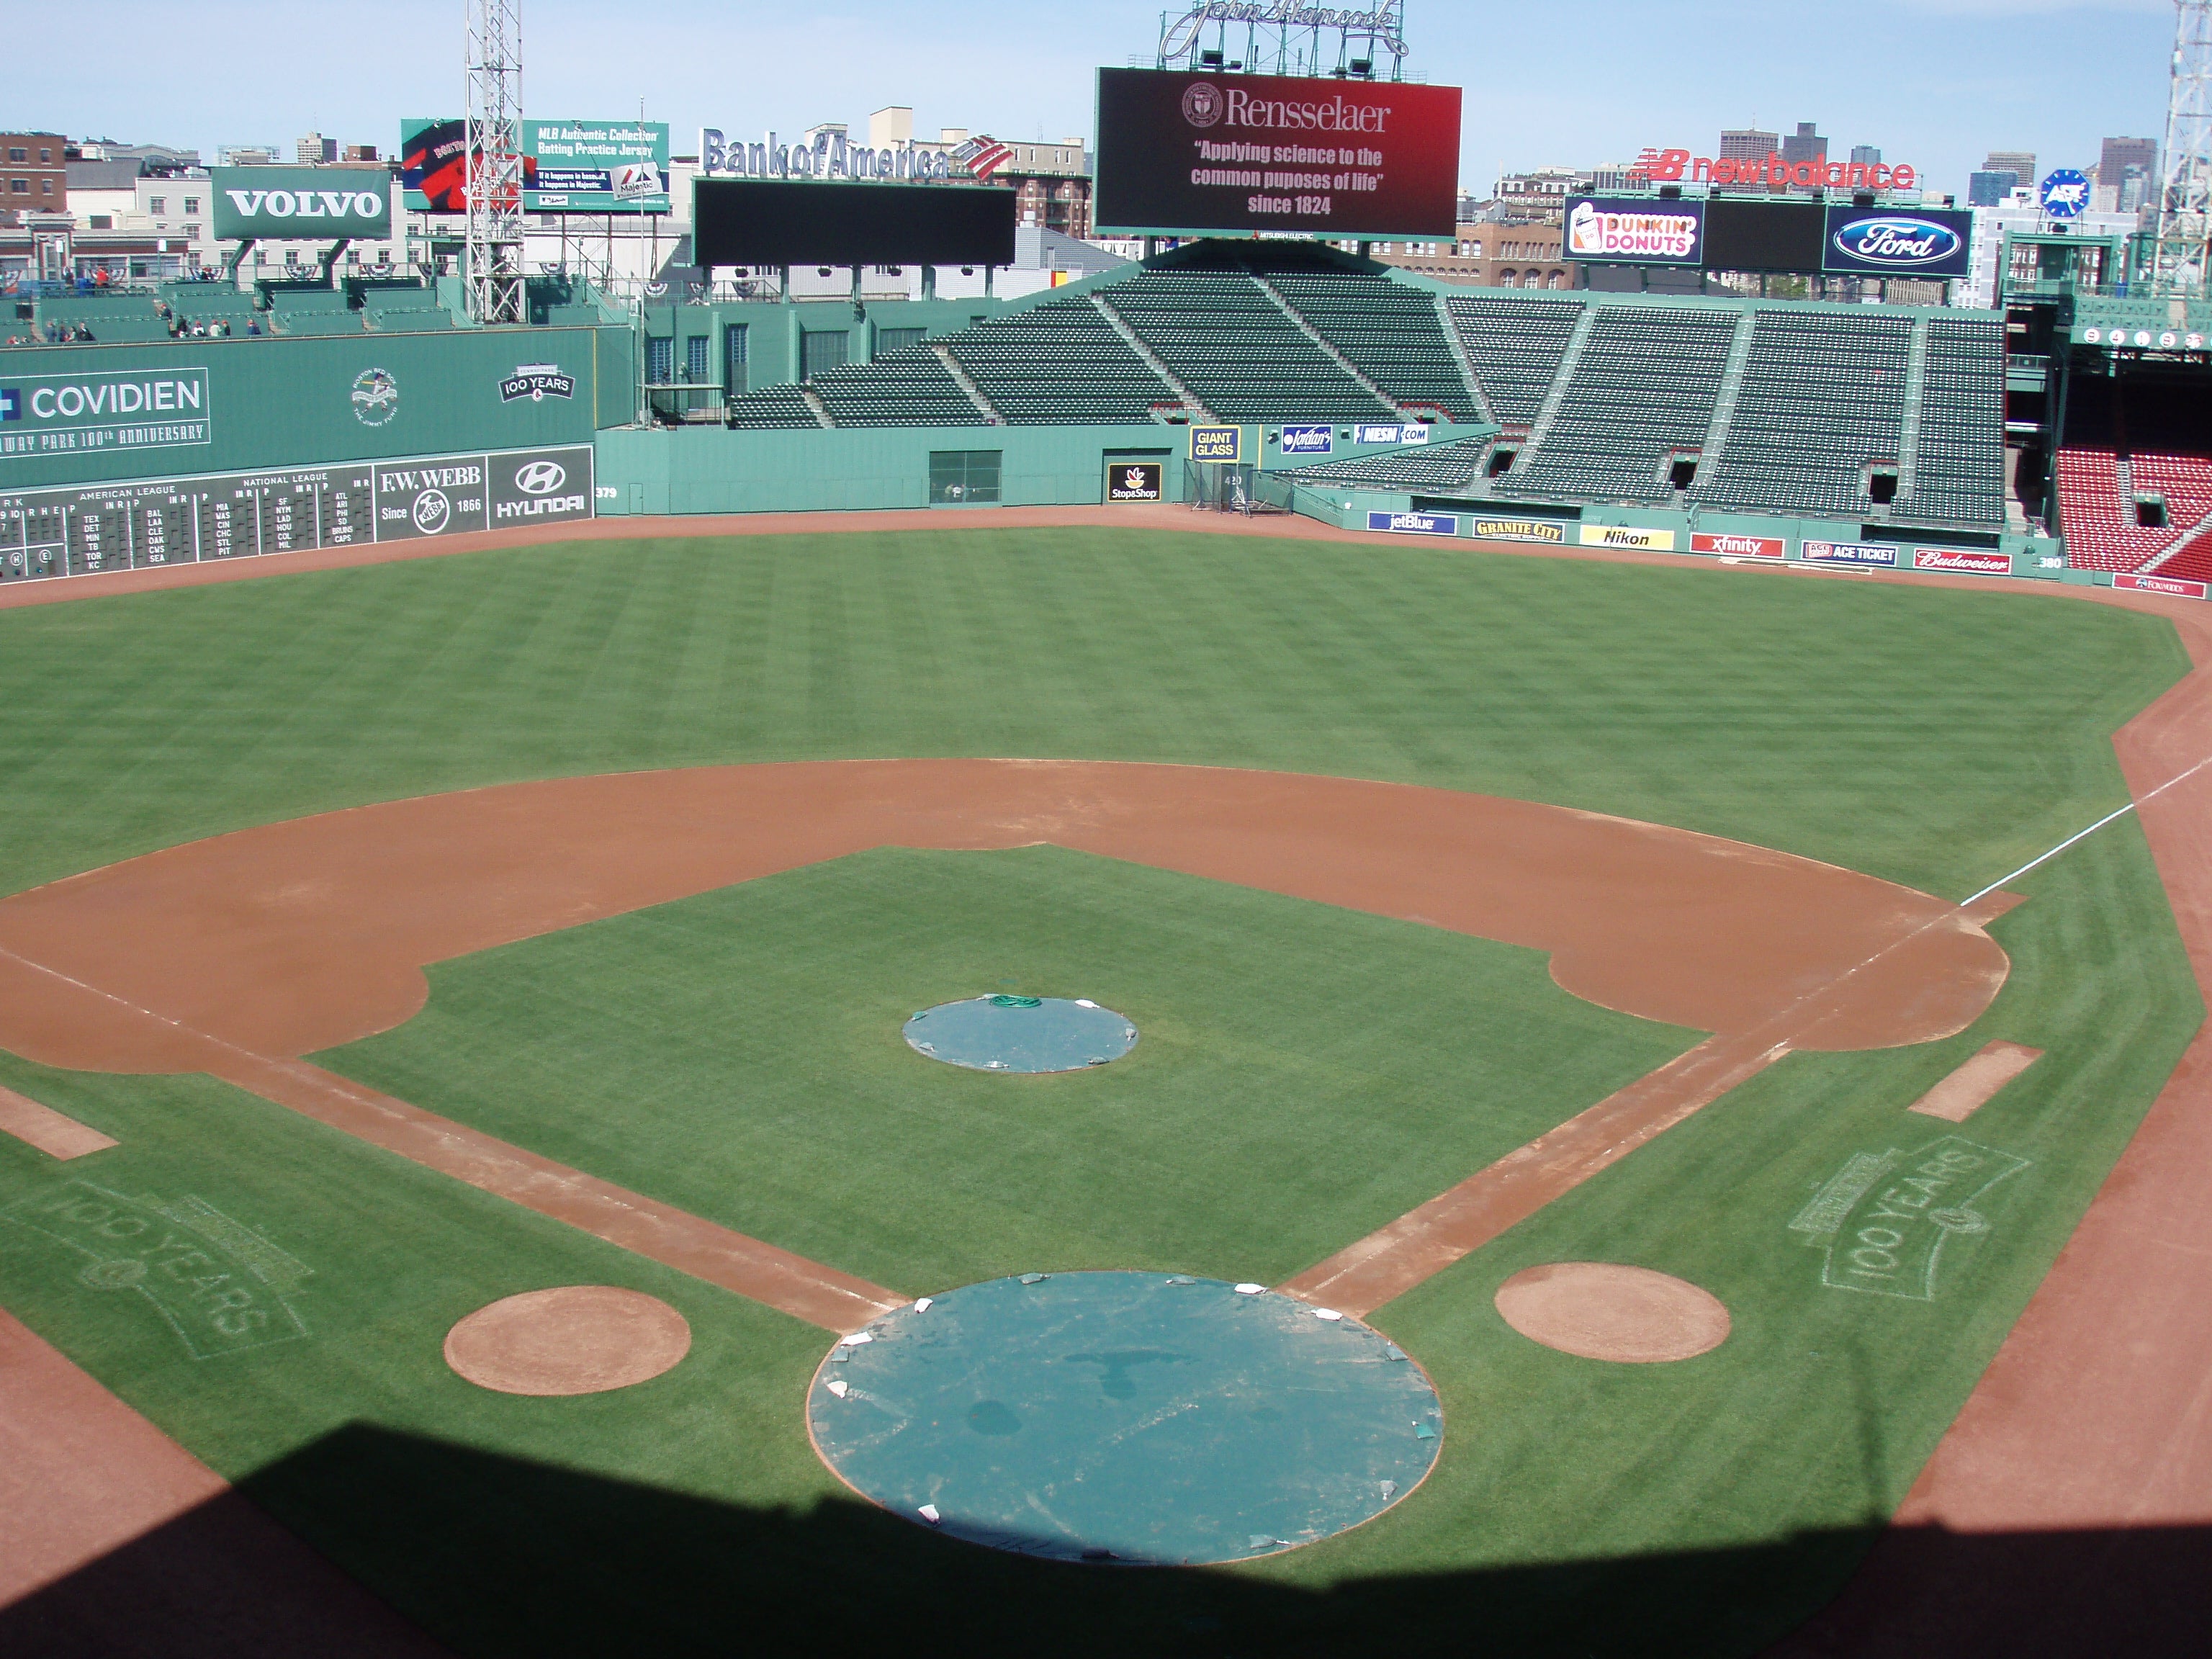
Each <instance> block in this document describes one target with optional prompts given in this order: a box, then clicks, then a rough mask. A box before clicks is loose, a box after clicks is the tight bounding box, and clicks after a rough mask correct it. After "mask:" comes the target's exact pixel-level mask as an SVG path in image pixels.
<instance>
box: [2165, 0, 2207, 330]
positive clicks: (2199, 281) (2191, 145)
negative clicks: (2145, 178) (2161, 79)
mask: <svg viewBox="0 0 2212 1659" xmlns="http://www.w3.org/2000/svg"><path fill="white" fill-rule="evenodd" d="M2174 12H2175V14H2176V17H2175V23H2174V31H2173V87H2172V91H2171V92H2170V93H2169V94H2167V99H2166V169H2165V179H2164V183H2163V186H2162V188H2161V189H2160V193H2159V212H2158V271H2157V283H2158V287H2159V288H2160V289H2161V290H2162V291H2164V292H2166V293H2199V294H2201V293H2203V291H2204V279H2205V272H2206V270H2207V269H2208V268H2212V264H2208V251H2212V0H2176V3H2175V5H2174Z"/></svg>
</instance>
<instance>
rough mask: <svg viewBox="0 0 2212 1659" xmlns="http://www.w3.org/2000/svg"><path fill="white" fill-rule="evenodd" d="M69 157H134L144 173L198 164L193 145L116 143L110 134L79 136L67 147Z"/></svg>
mask: <svg viewBox="0 0 2212 1659" xmlns="http://www.w3.org/2000/svg"><path fill="white" fill-rule="evenodd" d="M69 159H70V161H136V162H137V164H138V171H139V172H141V173H147V174H161V173H189V172H191V171H192V170H193V169H194V168H196V167H198V166H199V165H200V153H199V151H197V150H196V149H171V148H170V147H169V146H168V145H167V144H118V143H116V142H115V140H113V139H112V138H86V139H82V140H80V141H79V142H78V143H76V144H73V145H71V146H70V157H69Z"/></svg>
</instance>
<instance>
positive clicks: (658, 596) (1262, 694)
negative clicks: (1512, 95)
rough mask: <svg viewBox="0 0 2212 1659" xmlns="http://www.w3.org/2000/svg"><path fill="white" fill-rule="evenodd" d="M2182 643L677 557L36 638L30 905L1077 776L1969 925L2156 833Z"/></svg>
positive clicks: (1187, 566)
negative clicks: (1995, 903) (723, 808)
mask: <svg viewBox="0 0 2212 1659" xmlns="http://www.w3.org/2000/svg"><path fill="white" fill-rule="evenodd" d="M2184 666H2185V659H2184V657H2183V654H2182V652H2181V649H2180V647H2179V642H2178V641H2177V640H2176V639H2175V637H2174V635H2173V634H2172V629H2171V628H2170V627H2168V626H2167V625H2166V623H2163V622H2161V621H2160V620H2158V619H2156V618H2154V617H2143V616H2137V615H2134V614H2131V613H2125V612H2120V611H2113V610H2110V609H2107V608H2103V607H2095V606H2090V605H2077V604H2070V603H2065V602H2063V601H2060V600H2057V599H2048V598H2044V597H2041V596H2038V595H2035V594H2032V593H2020V592H2002V593H2000V592H1989V593H1980V592H1955V591H1948V590H1927V591H1923V590H1905V589H1902V588H1896V587H1882V586H1871V585H1869V586H1863V587H1862V586H1842V585H1840V584H1827V583H1820V584H1814V583H1809V582H1808V583H1801V584H1791V583H1788V582H1786V581H1784V580H1781V579H1780V578H1777V577H1767V578H1765V579H1762V578H1760V577H1759V576H1756V575H1751V574H1735V575H1729V576H1720V575H1715V574H1711V573H1707V572H1703V571H1687V570H1685V571H1673V570H1665V569H1656V568H1638V567H1622V566H1606V565H1589V566H1585V565H1580V564H1575V563H1571V562H1552V561H1535V560H1522V559H1514V558H1503V557H1492V556H1480V555H1469V554H1465V553H1460V552H1457V551H1450V550H1443V551H1439V550H1429V549H1419V550H1399V549H1395V548H1392V549H1387V550H1376V549H1372V548H1365V547H1338V546H1332V545H1328V544H1313V543H1277V542H1271V541H1266V540H1257V539H1247V538H1230V537H1212V536H1206V535H1203V534H1190V535H1162V534H1156V533H1151V532H1117V531H1111V530H1060V531H1043V530H1039V531H987V530H983V531H977V530H958V531H949V532H935V533H932V532H908V533H899V534H878V535H866V536H848V537H836V538H831V537H807V536H794V537H788V538H781V537H777V538H752V539H738V540H728V541H721V542H707V541H673V540H671V541H643V542H639V543H613V544H579V545H574V546H553V547H548V548H543V549H537V550H525V551H520V552H498V553H488V554H479V555H466V556H458V557H453V558H447V559H435V560H424V561H419V562H410V563H404V564H398V565H391V566H384V567H375V568H363V569H354V570H346V571H333V572H325V573H318V574H307V575H299V576H285V577H281V578H273V579H270V580H262V581H256V582H249V583H240V584H235V585H226V586H219V587H210V588H201V589H191V590H182V591H177V592H166V593H159V594H148V595H137V596H129V597H121V598H111V599H97V600H87V601H82V602H79V603H77V604H73V605H59V606H51V607H38V608H34V609H31V610H26V611H15V612H10V613H6V614H4V615H0V694H4V695H5V696H6V697H7V698H8V703H9V707H10V708H14V709H16V710H18V711H24V712H22V713H21V714H19V717H18V718H16V719H15V720H10V721H9V722H8V723H7V724H6V726H4V727H0V885H5V886H7V887H9V888H10V889H12V888H16V887H21V886H25V885H29V884H34V883H36V882H39V881H42V880H46V879H51V878H54V877H56V876H59V875H63V874H67V873H69V872H71V871H74V870H77V869H82V868H85V867H87V866H93V865H97V864H100V863H105V862H108V861H111V860H113V859H116V858H118V857H126V856H129V855H130V854H133V853H137V852H143V851H147V850H150V849H151V848H155V847H158V846H162V845H167V844H170V843H172V842H177V841H180V840H187V839H191V838H193V837H195V836H201V835H206V834H210V833H215V832H217V831H220V830H222V829H234V828H239V827H242V826H244V825H246V824H251V823H259V822H265V821H268V820H270V819H273V818H281V817H291V816H297V815H300V814H303V813H307V812H312V811H324V810H328V809H330V808H331V807H336V806H342V805H356V804H360V803H363V802H367V801H370V800H376V799H391V798H392V797H395V796H402V795H409V794H417V793H428V792H433V791H436V790H441V789H450V788H457V787H468V786H471V785H475V784H481V783H485V782H492V781H507V780H513V779H518V778H525V777H536V776H546V775H564V774H576V773H589V772H596V771H604V770H610V769H636V768H641V767H652V766H678V765H695V764H701V763H713V762H733V761H750V760H769V759H800V758H823V757H843V756H909V755H911V756H927V755H1043V756H1060V757H1080V758H1103V759H1144V760H1164V761H1179V762H1189V763H1201V764H1212V765H1234V766H1249V767H1261V768H1270V769H1287V770H1300V771H1311V772H1320V773H1330V774H1339V775H1358V776H1364V777H1375V778H1383V779H1389V780H1392V781H1407V782H1419V783H1427V784H1434V785H1438V786H1442V787H1450V788H1462V789H1474V790H1481V791H1485V792H1488V793H1498V794H1504V795H1510V796H1516V797H1521V798H1524V799H1541V800H1547V801H1554V802H1559V803H1561V804H1564V805H1576V806H1582V807H1587V808H1591V809H1595V810H1599V811H1610V812H1616V813H1620V814H1623V815H1626V816H1628V817H1643V818H1649V819H1652V820H1655V821H1658V822H1663V823H1677V824H1680V825H1683V826H1684V827H1687V828H1692V829H1700V830H1705V831H1707V832H1710V833H1714V834H1719V835H1726V836H1735V837H1738V838H1741V839H1744V840H1748V841H1753V842H1760V843H1763V844H1766V845H1771V846H1777V847H1781V848H1787V849H1788V850H1790V851H1793V852H1797V853H1802V854H1807V855H1808V856H1812V857H1816V858H1822V859H1827V860H1832V861H1835V862H1838V863H1842V864H1847V865H1850V866H1855V867H1857V868H1862V869H1866V870H1869V871H1871V872H1874V873H1876V874H1880V875H1883V876H1886V877H1888V878H1893V879H1897V880H1901V881H1905V882H1908V883H1910V884H1913V885H1916V886H1920V887H1923V888H1930V889H1934V890H1941V891H1944V892H1946V893H1950V892H1952V891H1953V890H1956V891H1957V892H1959V893H1964V892H1967V891H1971V890H1972V889H1973V888H1975V887H1976V886H1978V885H1979V884H1981V883H1982V882H1983V881H1985V880H1987V879H1988V878H1989V875H1990V872H1994V871H2001V870H2003V869H2008V868H2011V867H2012V866H2014V865H2016V864H2018V863H2020V862H2021V861H2022V860H2025V859H2027V858H2029V857H2032V856H2033V855H2034V854H2036V853H2037V852H2039V851H2041V850H2042V849H2043V848H2046V847H2048V846H2050V845H2051V844H2053V843H2054V842H2056V841H2057V840H2059V839H2060V838H2062V837H2063V836H2064V835H2066V834H2069V833H2070V832H2071V830H2072V829H2075V828H2078V827H2079V825H2080V824H2081V823H2085V822H2087V821H2089V820H2090V819H2091V818H2093V817H2096V816H2098V815H2099V814H2100V813H2101V812H2103V811H2110V810H2111V808H2112V807H2113V806H2114V805H2118V804H2119V803H2120V801H2121V800H2122V799H2124V789H2123V787H2122V786H2121V783H2120V781H2119V777H2118V770H2117V769H2116V768H2115V767H2114V765H2113V764H2112V758H2111V755H2110V752H2109V748H2108V746H2107V744H2106V738H2108V737H2109V735H2110V733H2111V732H2112V730H2113V729H2114V728H2115V727H2116V726H2118V725H2119V724H2120V723H2121V722H2123V721H2124V720H2126V719H2127V718H2129V717H2130V715H2131V714H2133V713H2134V712H2136V710H2137V709H2139V708H2141V707H2142V706H2143V705H2144V704H2145V703H2147V702H2148V701H2149V700H2150V699H2151V698H2152V697H2154V696H2156V695H2157V693H2158V692H2159V691H2160V690H2163V689H2164V688H2165V687H2166V685H2167V684H2171V683H2172V680H2173V679H2174V678H2176V677H2177V676H2178V674H2179V672H2180V671H2182V670H2183V668H2184Z"/></svg>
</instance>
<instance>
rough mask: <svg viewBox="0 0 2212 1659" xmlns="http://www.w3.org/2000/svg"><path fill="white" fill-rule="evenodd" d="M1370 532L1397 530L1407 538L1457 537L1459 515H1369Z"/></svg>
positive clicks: (1368, 525)
mask: <svg viewBox="0 0 2212 1659" xmlns="http://www.w3.org/2000/svg"><path fill="white" fill-rule="evenodd" d="M1367 527H1368V528H1369V529H1370V530H1395V531H1396V532H1399V533H1400V534H1401V535H1407V536H1456V535H1458V534H1459V515H1458V514H1457V513H1369V514H1368V515H1367Z"/></svg>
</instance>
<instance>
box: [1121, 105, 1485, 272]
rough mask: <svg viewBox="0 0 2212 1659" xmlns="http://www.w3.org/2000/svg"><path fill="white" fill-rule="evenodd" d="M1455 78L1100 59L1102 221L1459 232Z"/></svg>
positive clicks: (1200, 227)
mask: <svg viewBox="0 0 2212 1659" xmlns="http://www.w3.org/2000/svg"><path fill="white" fill-rule="evenodd" d="M1459 124H1460V94H1459V88H1456V87H1427V86H1413V85H1408V84H1407V83H1406V82H1395V81H1352V80H1345V81H1338V80H1334V79H1328V80H1318V79H1310V78H1306V77H1303V76H1279V75H1223V74H1217V73H1207V72H1200V73H1189V72H1186V71H1182V70H1112V69H1109V70H1099V71H1098V181H1097V216H1098V227H1099V228H1100V229H1101V230H1108V229H1111V230H1121V231H1133V232H1148V231H1149V232H1162V233H1175V234H1203V233H1206V232H1209V231H1254V230H1282V231H1305V232H1311V233H1316V234H1322V235H1327V236H1331V237H1378V236H1394V237H1406V238H1413V239H1423V238H1425V239H1430V240H1439V241H1449V240H1451V237H1452V234H1453V228H1454V221H1455V217H1456V204H1457V193H1458V179H1459Z"/></svg>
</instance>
